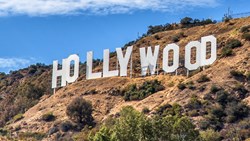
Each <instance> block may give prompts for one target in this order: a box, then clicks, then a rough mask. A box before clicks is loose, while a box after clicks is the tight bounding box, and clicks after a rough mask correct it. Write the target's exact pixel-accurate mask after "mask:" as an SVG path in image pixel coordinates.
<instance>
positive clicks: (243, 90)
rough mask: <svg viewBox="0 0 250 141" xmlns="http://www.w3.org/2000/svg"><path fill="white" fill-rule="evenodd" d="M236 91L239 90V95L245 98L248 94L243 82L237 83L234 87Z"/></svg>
mask: <svg viewBox="0 0 250 141" xmlns="http://www.w3.org/2000/svg"><path fill="white" fill-rule="evenodd" d="M233 90H234V91H236V92H238V97H239V98H240V99H244V98H246V96H247V93H248V90H247V89H246V88H245V87H244V85H242V84H237V85H235V87H234V88H233Z"/></svg>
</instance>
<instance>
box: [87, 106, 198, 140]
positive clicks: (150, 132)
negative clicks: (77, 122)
mask: <svg viewBox="0 0 250 141" xmlns="http://www.w3.org/2000/svg"><path fill="white" fill-rule="evenodd" d="M173 107H176V106H173ZM89 140H90V141H176V140H185V141H194V140H199V132H198V131H197V130H195V125H193V124H192V122H191V121H190V120H189V119H188V118H187V117H180V116H177V115H176V116H172V115H168V116H165V117H162V116H155V117H151V118H149V117H146V116H145V115H144V114H143V113H140V112H138V111H136V110H135V109H134V108H133V107H131V106H128V107H124V108H122V110H121V111H120V117H119V118H118V119H115V124H113V125H112V124H111V125H103V126H102V127H101V128H100V130H99V131H98V132H97V133H96V134H95V135H90V137H89Z"/></svg>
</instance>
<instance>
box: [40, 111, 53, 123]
mask: <svg viewBox="0 0 250 141" xmlns="http://www.w3.org/2000/svg"><path fill="white" fill-rule="evenodd" d="M55 118H56V117H55V116H54V115H53V113H52V112H49V113H46V114H43V115H42V117H41V120H43V121H46V122H50V121H53V120H55Z"/></svg>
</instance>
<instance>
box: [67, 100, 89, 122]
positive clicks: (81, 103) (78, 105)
mask: <svg viewBox="0 0 250 141" xmlns="http://www.w3.org/2000/svg"><path fill="white" fill-rule="evenodd" d="M92 112H93V108H92V104H91V103H90V102H89V101H86V100H85V99H83V98H82V97H76V98H75V99H73V100H72V101H71V103H70V104H69V105H68V106H67V109H66V114H67V116H68V117H69V119H71V120H72V121H74V122H76V123H80V124H83V125H92V124H93V120H94V119H93V117H92Z"/></svg>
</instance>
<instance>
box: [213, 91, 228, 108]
mask: <svg viewBox="0 0 250 141" xmlns="http://www.w3.org/2000/svg"><path fill="white" fill-rule="evenodd" d="M216 95H217V96H216V99H215V100H216V101H217V102H218V103H219V104H220V105H223V106H225V105H226V104H227V103H228V101H229V99H230V98H229V95H228V93H227V92H226V91H224V90H220V91H218V92H217V93H216Z"/></svg>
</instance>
